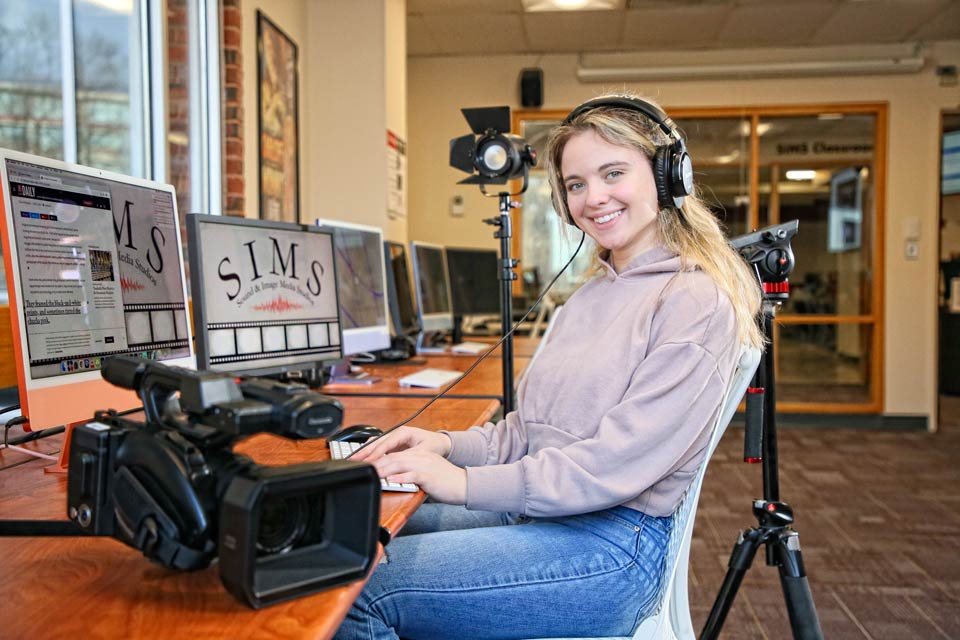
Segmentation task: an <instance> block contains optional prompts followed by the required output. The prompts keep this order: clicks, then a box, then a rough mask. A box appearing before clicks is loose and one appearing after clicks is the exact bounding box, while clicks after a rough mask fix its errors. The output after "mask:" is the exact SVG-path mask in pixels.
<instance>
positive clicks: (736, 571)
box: [700, 529, 766, 640]
mask: <svg viewBox="0 0 960 640" xmlns="http://www.w3.org/2000/svg"><path fill="white" fill-rule="evenodd" d="M765 538H766V534H765V532H764V531H763V530H762V529H748V530H747V531H741V532H740V537H739V538H738V539H737V542H736V544H734V545H733V553H731V554H730V562H729V563H728V564H727V575H726V576H724V578H723V585H721V587H720V592H719V593H718V594H717V599H716V600H715V601H714V603H713V608H712V609H710V615H709V616H708V617H707V622H706V623H705V624H704V625H703V631H701V632H700V640H715V638H717V636H719V635H720V629H721V628H722V627H723V622H724V620H726V619H727V613H729V612H730V607H731V606H733V600H734V598H736V597H737V590H738V589H739V588H740V583H741V582H743V576H744V575H746V573H747V569H749V568H750V565H751V564H752V563H753V557H754V556H755V555H756V554H757V549H758V548H759V547H760V545H761V544H763V541H764V539H765Z"/></svg>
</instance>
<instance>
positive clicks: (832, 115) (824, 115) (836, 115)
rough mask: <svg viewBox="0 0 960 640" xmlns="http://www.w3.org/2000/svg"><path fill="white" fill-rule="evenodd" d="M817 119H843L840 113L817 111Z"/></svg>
mask: <svg viewBox="0 0 960 640" xmlns="http://www.w3.org/2000/svg"><path fill="white" fill-rule="evenodd" d="M817 120H843V114H842V113H818V114H817Z"/></svg>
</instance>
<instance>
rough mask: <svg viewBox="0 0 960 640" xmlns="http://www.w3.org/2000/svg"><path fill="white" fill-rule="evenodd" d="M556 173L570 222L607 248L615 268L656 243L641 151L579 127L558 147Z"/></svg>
mask: <svg viewBox="0 0 960 640" xmlns="http://www.w3.org/2000/svg"><path fill="white" fill-rule="evenodd" d="M560 172H561V174H562V175H563V188H564V191H565V193H566V197H567V207H568V209H569V210H570V215H571V216H572V217H573V220H574V222H576V223H577V226H578V227H580V228H581V229H583V231H584V232H586V233H587V235H589V236H590V237H591V238H593V239H594V240H596V242H597V244H599V245H600V246H601V247H603V248H605V249H609V250H610V260H611V262H612V264H613V266H614V268H615V269H616V270H617V271H618V272H621V271H622V270H623V269H624V267H626V266H627V264H629V262H630V260H632V259H633V258H634V257H635V256H637V255H639V254H641V253H643V252H644V251H646V250H647V249H651V248H653V247H655V246H657V245H658V244H659V243H660V237H659V231H658V227H657V211H658V205H657V187H656V185H655V184H654V181H653V169H652V167H651V166H650V160H649V159H648V158H647V156H646V155H644V154H643V153H641V152H640V151H638V150H636V149H632V148H629V147H622V146H620V145H615V144H611V143H609V142H607V141H606V140H604V139H603V138H601V137H600V136H599V135H597V133H596V132H594V131H584V132H582V133H578V134H576V135H574V136H573V137H571V138H570V139H569V140H568V141H567V143H566V145H565V146H564V148H563V155H562V157H561V162H560Z"/></svg>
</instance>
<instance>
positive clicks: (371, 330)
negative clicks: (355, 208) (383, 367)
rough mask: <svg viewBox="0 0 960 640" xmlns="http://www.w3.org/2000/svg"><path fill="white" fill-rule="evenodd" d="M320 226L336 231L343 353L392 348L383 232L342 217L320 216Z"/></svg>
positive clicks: (334, 240) (334, 233) (334, 232)
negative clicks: (334, 218) (341, 219)
mask: <svg viewBox="0 0 960 640" xmlns="http://www.w3.org/2000/svg"><path fill="white" fill-rule="evenodd" d="M317 224H318V225H320V228H322V229H326V230H328V231H332V232H333V245H334V249H335V255H336V261H337V284H338V287H339V289H340V320H341V322H342V323H343V355H345V356H350V355H355V354H359V353H369V352H371V351H380V350H382V349H388V348H389V347H390V321H389V320H388V319H387V318H388V311H387V295H386V291H387V285H386V273H385V270H384V264H383V232H382V231H381V230H380V229H378V228H377V227H371V226H366V225H360V224H353V223H348V222H341V221H339V220H324V219H318V220H317Z"/></svg>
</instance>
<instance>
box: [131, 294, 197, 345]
mask: <svg viewBox="0 0 960 640" xmlns="http://www.w3.org/2000/svg"><path fill="white" fill-rule="evenodd" d="M123 322H124V324H125V325H126V327H127V345H129V346H130V347H131V348H133V349H134V350H136V351H139V350H143V349H160V348H162V347H163V346H164V345H169V344H170V343H177V342H182V343H183V345H184V346H186V345H187V343H188V341H189V340H190V329H189V328H188V327H187V310H186V305H184V304H183V303H182V302H169V303H153V304H125V305H123Z"/></svg>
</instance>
